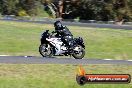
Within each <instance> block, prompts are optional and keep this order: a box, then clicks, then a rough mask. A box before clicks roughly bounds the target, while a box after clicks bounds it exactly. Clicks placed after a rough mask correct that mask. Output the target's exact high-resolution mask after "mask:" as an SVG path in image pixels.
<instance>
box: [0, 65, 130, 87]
mask: <svg viewBox="0 0 132 88" xmlns="http://www.w3.org/2000/svg"><path fill="white" fill-rule="evenodd" d="M77 67H78V66H76V65H51V64H45V65H35V64H34V65H32V64H30V65H29V64H28V65H22V64H19V65H17V64H9V65H7V64H0V88H131V87H132V83H130V84H86V85H84V86H80V85H78V84H77V83H76V80H75V77H76V70H77ZM83 67H84V69H85V70H86V72H87V73H89V74H94V73H95V74H113V73H114V74H128V73H131V75H132V70H131V69H132V66H127V65H85V66H83Z"/></svg>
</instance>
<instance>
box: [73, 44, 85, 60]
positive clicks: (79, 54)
mask: <svg viewBox="0 0 132 88" xmlns="http://www.w3.org/2000/svg"><path fill="white" fill-rule="evenodd" d="M72 56H73V57H74V58H75V59H82V58H83V57H84V56H85V50H84V48H83V47H82V46H80V45H78V46H76V47H75V48H74V50H73V54H72Z"/></svg>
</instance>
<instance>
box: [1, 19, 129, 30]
mask: <svg viewBox="0 0 132 88" xmlns="http://www.w3.org/2000/svg"><path fill="white" fill-rule="evenodd" d="M0 20H4V21H15V22H30V23H39V24H44V25H45V24H54V22H55V20H48V19H47V20H43V21H30V20H17V19H0ZM62 23H63V24H64V25H67V26H80V27H94V28H111V29H125V30H132V26H131V25H115V24H100V23H82V22H69V21H62Z"/></svg>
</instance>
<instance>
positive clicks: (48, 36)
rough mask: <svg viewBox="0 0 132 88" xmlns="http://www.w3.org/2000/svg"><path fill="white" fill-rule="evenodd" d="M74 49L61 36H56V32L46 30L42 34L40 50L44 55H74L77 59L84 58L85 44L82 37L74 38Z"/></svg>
mask: <svg viewBox="0 0 132 88" xmlns="http://www.w3.org/2000/svg"><path fill="white" fill-rule="evenodd" d="M73 45H74V46H73V49H72V50H69V48H68V46H67V45H66V44H64V43H63V42H62V40H61V38H60V37H55V36H54V33H53V32H52V33H49V30H46V31H45V32H43V33H42V35H41V45H40V46H39V52H40V54H41V55H42V56H43V57H51V56H68V55H70V56H73V57H74V58H75V59H82V58H83V57H84V56H85V50H84V49H85V45H84V42H83V39H82V38H81V37H79V38H74V39H73Z"/></svg>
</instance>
